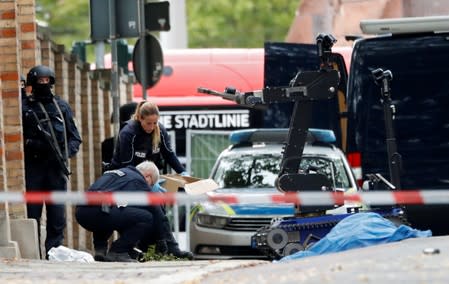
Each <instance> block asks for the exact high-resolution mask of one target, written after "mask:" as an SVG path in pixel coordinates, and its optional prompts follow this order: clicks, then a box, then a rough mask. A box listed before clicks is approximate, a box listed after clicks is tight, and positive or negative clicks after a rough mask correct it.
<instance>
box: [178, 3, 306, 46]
mask: <svg viewBox="0 0 449 284" xmlns="http://www.w3.org/2000/svg"><path fill="white" fill-rule="evenodd" d="M298 4H299V1H293V0H276V1H267V0H245V1H239V0H214V1H210V0H186V9H187V25H188V41H189V47H263V43H264V42H266V41H284V38H285V36H286V35H287V32H288V29H289V27H290V25H291V23H292V22H293V19H294V16H295V11H296V8H297V7H298Z"/></svg>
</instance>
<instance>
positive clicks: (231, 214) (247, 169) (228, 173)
mask: <svg viewBox="0 0 449 284" xmlns="http://www.w3.org/2000/svg"><path fill="white" fill-rule="evenodd" d="M287 133H288V129H247V130H238V131H234V132H232V133H231V134H230V136H229V139H230V141H231V144H232V145H231V146H229V147H228V148H227V149H226V150H224V151H223V152H222V153H221V154H220V155H219V157H218V159H217V161H216V163H215V165H214V167H213V168H212V171H211V175H210V178H212V179H213V180H214V181H215V182H216V183H217V184H218V185H219V189H217V190H215V191H213V192H211V193H209V194H212V195H213V194H222V193H226V194H239V193H242V194H245V195H247V194H250V195H251V194H254V195H255V196H256V195H258V194H275V193H279V192H278V191H277V190H276V188H275V187H274V184H275V180H276V178H277V176H278V173H279V169H280V161H281V158H282V156H281V155H282V150H283V145H284V143H285V141H286V139H287ZM334 142H335V135H334V133H333V132H332V131H330V130H320V129H309V136H308V138H307V143H306V145H305V147H304V152H303V158H302V161H301V164H300V169H301V170H304V171H310V170H313V171H315V172H318V173H321V174H324V175H326V176H327V177H328V178H329V179H330V180H331V181H332V184H333V187H334V189H336V190H341V191H344V192H348V191H356V190H357V188H358V187H357V183H356V180H355V178H354V175H353V173H352V171H351V168H350V166H349V163H348V161H347V160H346V157H345V155H344V154H343V152H342V151H341V150H340V149H339V148H337V147H336V146H335V145H333V144H332V143H334ZM293 214H294V206H293V204H232V205H231V204H225V203H210V202H203V203H201V204H197V205H195V206H194V207H193V208H192V211H191V215H190V217H191V222H190V227H189V242H190V249H191V251H192V252H193V253H194V255H195V258H196V259H230V258H240V259H246V258H256V259H262V258H265V256H263V255H262V254H261V253H260V252H259V251H257V250H256V249H253V248H251V236H252V235H254V233H255V232H256V231H257V229H259V228H261V227H263V226H266V225H269V224H270V222H271V220H272V219H273V218H275V217H286V216H292V215H293Z"/></svg>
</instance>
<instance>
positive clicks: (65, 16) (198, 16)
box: [36, 0, 299, 50]
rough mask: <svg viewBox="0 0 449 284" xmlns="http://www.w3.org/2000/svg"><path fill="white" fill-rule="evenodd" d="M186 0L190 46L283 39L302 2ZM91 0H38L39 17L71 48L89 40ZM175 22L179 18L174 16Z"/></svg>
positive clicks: (255, 44) (241, 44) (240, 44)
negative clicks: (75, 44)
mask: <svg viewBox="0 0 449 284" xmlns="http://www.w3.org/2000/svg"><path fill="white" fill-rule="evenodd" d="M128 1H131V0H128ZM172 1H178V0H172ZM185 1H186V15H187V26H188V27H187V30H188V41H189V47H263V43H264V42H265V41H283V40H284V38H285V36H286V35H287V32H288V29H289V27H290V25H291V23H292V21H293V18H294V15H295V11H296V8H297V6H298V4H299V1H298V0H276V1H267V0H244V1H241V0H240V1H239V0H213V1H211V0H185ZM89 2H90V1H87V0H57V1H55V0H36V7H37V18H38V19H39V20H41V21H44V22H46V23H48V26H49V30H50V33H51V36H52V39H53V40H54V41H55V42H57V43H59V44H64V45H65V46H66V49H68V50H70V49H71V46H72V44H73V42H75V41H84V40H89V33H90V20H89ZM174 24H176V19H171V25H174Z"/></svg>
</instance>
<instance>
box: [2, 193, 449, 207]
mask: <svg viewBox="0 0 449 284" xmlns="http://www.w3.org/2000/svg"><path fill="white" fill-rule="evenodd" d="M204 201H210V202H225V203H229V204H242V203H252V204H254V203H294V204H297V205H303V206H307V205H334V204H343V203H344V202H345V201H346V202H360V203H363V204H367V205H390V204H391V205H394V204H404V205H405V204H418V205H437V204H449V189H444V190H400V191H360V192H357V193H351V194H348V193H346V194H342V193H337V192H300V193H299V192H288V193H285V194H284V193H274V194H263V193H260V194H259V193H258V194H244V193H242V194H219V193H209V194H200V195H188V194H186V193H164V194H162V193H147V192H61V191H53V192H44V191H42V192H0V202H8V203H30V204H32V203H33V204H36V203H43V202H45V203H48V204H64V203H70V204H73V205H99V204H128V205H156V204H158V205H160V204H169V205H173V204H178V205H185V204H191V203H196V202H204Z"/></svg>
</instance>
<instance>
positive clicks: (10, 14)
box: [0, 10, 16, 20]
mask: <svg viewBox="0 0 449 284" xmlns="http://www.w3.org/2000/svg"><path fill="white" fill-rule="evenodd" d="M15 18H16V12H15V11H14V10H8V11H4V12H2V13H1V14H0V19H2V20H6V19H15Z"/></svg>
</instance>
